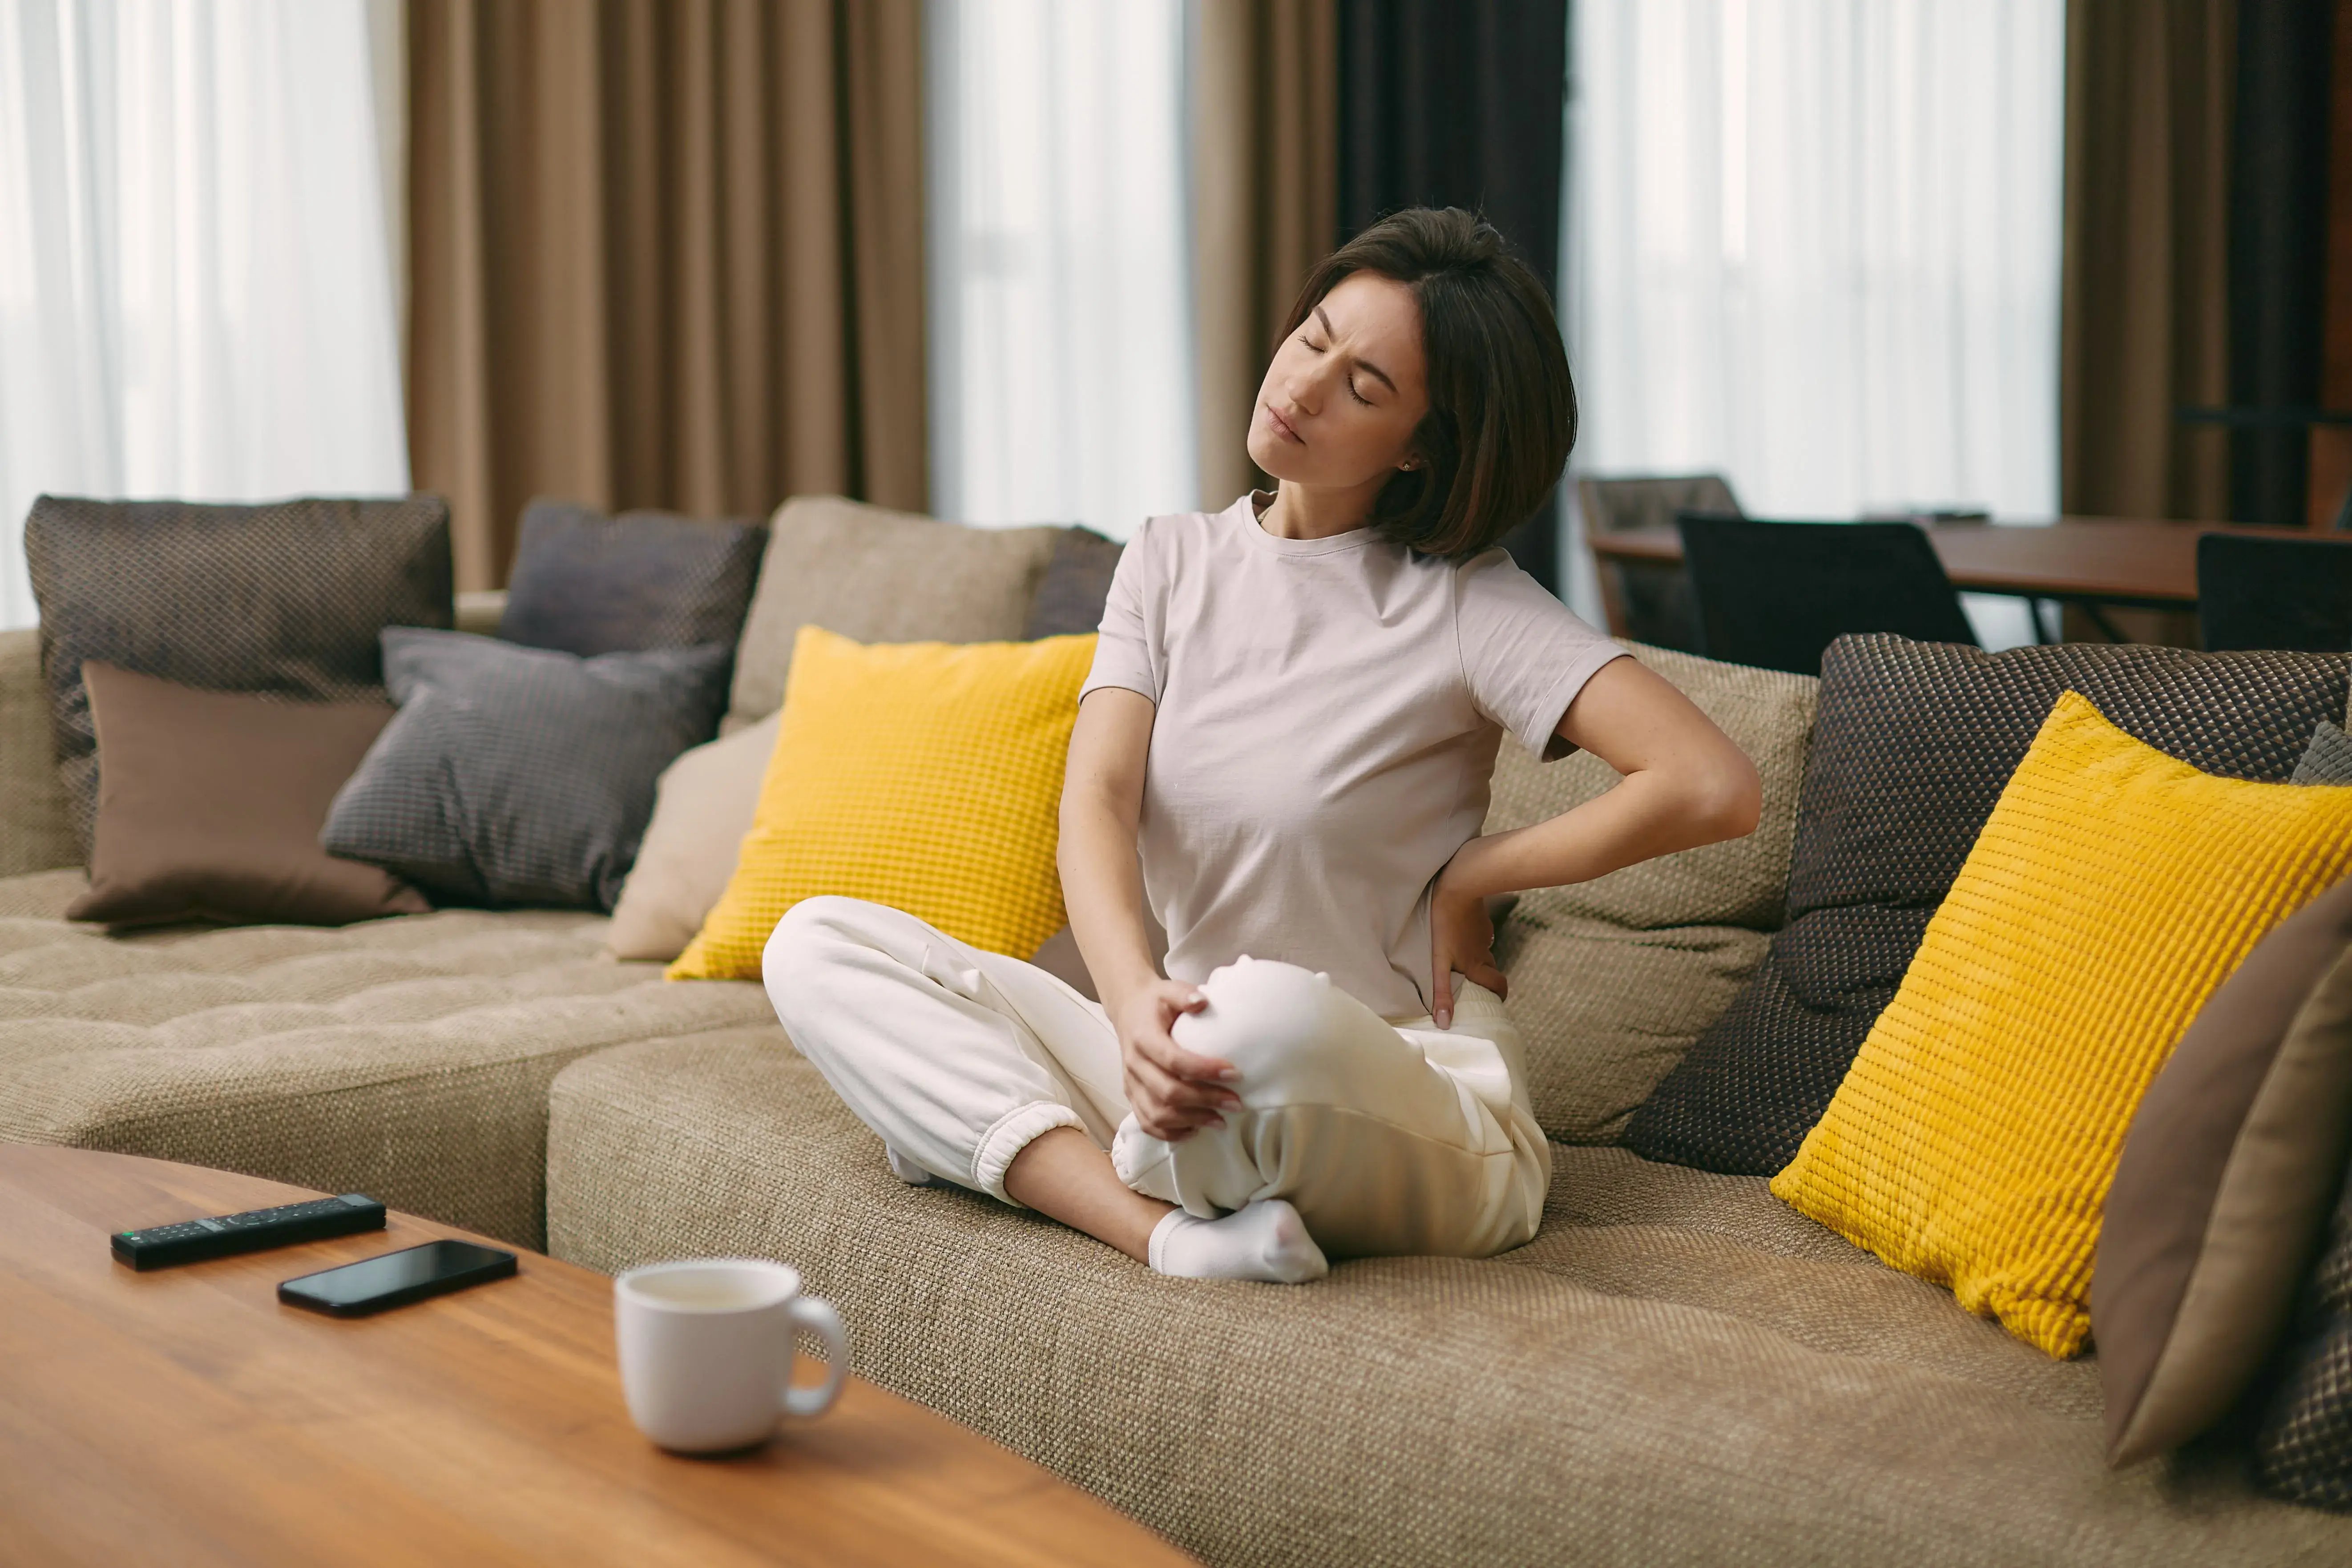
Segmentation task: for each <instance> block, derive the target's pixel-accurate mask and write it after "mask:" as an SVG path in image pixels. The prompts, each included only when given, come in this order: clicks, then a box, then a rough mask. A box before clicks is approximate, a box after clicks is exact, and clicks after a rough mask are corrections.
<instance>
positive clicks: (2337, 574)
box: [2197, 533, 2352, 653]
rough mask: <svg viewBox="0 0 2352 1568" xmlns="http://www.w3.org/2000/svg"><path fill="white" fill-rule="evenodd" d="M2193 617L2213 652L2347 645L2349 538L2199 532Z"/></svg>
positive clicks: (2350, 636)
mask: <svg viewBox="0 0 2352 1568" xmlns="http://www.w3.org/2000/svg"><path fill="white" fill-rule="evenodd" d="M2197 623H2198V626H2199V627H2200V629H2201V630H2202V632H2203V633H2204V642H2205V647H2207V649H2208V650H2210V651H2211V652H2214V653H2224V652H2228V651H2230V650H2231V649H2235V648H2281V649H2291V650H2294V651H2297V652H2303V653H2342V652H2344V651H2345V650H2346V649H2347V648H2352V540H2340V539H2326V538H2320V539H2274V538H2273V539H2265V538H2263V537H2261V536H2259V535H2254V534H2244V533H2208V534H2205V535H2204V536H2202V537H2201V538H2200V539H2199V540H2198V541H2197Z"/></svg>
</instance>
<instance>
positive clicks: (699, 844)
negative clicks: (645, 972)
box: [608, 710, 784, 963]
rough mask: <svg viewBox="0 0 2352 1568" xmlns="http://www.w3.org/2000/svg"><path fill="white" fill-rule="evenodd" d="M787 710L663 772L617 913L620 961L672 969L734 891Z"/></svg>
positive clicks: (699, 749) (700, 749)
mask: <svg viewBox="0 0 2352 1568" xmlns="http://www.w3.org/2000/svg"><path fill="white" fill-rule="evenodd" d="M783 717H784V716H783V713H782V710H778V711H776V712H773V713H771V714H769V715H768V716H767V717H766V718H765V719H762V720H761V721H759V722H758V723H757V724H754V725H752V726H751V728H750V729H748V730H738V731H735V732H734V733H733V734H731V735H722V736H720V737H719V739H718V740H716V741H709V742H704V743H703V744H701V745H699V746H697V747H695V748H694V749H693V750H692V751H690V752H685V753H684V754H683V755H681V756H680V757H679V758H678V759H677V761H676V762H674V763H670V765H669V766H668V767H667V768H664V769H663V770H662V775H661V778H660V779H659V780H658V781H657V782H656V785H655V792H654V815H653V820H652V821H651V822H648V823H647V824H646V837H645V842H644V843H643V844H641V845H640V846H638V848H637V859H636V864H635V866H633V867H631V868H630V869H629V879H628V880H627V881H626V882H625V883H623V884H622V885H621V901H620V902H619V903H617V904H614V906H613V930H612V935H611V936H610V938H608V941H609V942H610V944H611V946H612V949H613V953H614V957H616V958H634V959H646V960H652V961H655V962H658V963H668V962H669V961H670V960H671V959H673V958H676V957H677V955H678V954H679V953H681V952H685V951H686V944H687V943H688V942H692V941H693V940H694V933H695V932H696V931H700V930H701V929H702V922H703V921H705V920H707V919H709V915H710V910H711V907H712V906H713V905H715V904H717V903H718V902H719V895H720V894H722V893H724V892H726V891H727V884H728V882H729V881H730V879H732V878H733V877H734V875H735V861H736V858H737V857H738V856H739V855H740V853H741V850H742V847H743V836H744V835H745V834H747V833H749V832H751V824H752V822H753V820H754V819H755V818H756V817H757V816H758V815H759V810H760V781H761V779H763V778H765V777H766V776H767V774H768V759H769V757H770V756H771V755H772V754H773V753H774V752H775V749H776V731H778V730H779V729H781V728H782V725H783Z"/></svg>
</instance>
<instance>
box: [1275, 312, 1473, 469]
mask: <svg viewBox="0 0 2352 1568" xmlns="http://www.w3.org/2000/svg"><path fill="white" fill-rule="evenodd" d="M1428 412H1429V394H1428V390H1427V386H1426V383H1425V379H1424V377H1423V365H1422V357H1421V305H1420V303H1419V301H1417V300H1414V299H1413V297H1412V289H1408V288H1406V287H1405V286H1404V285H1403V284H1402V283H1399V282H1398V281H1396V280H1395V279H1392V278H1382V277H1381V276H1379V275H1378V274H1377V273H1371V272H1355V273H1350V274H1349V276H1348V277H1346V278H1344V279H1341V280H1340V282H1339V287H1338V288H1336V289H1332V290H1331V292H1329V293H1328V294H1326V295H1325V296H1323V300H1322V303H1320V304H1318V305H1317V306H1316V307H1315V309H1314V310H1311V311H1309V312H1308V313H1307V320H1306V321H1305V322H1304V323H1302V324H1301V325H1300V327H1299V329H1298V330H1297V331H1295V332H1293V333H1291V334H1290V336H1289V337H1288V338H1286V339H1285V340H1284V342H1283V343H1282V346H1281V347H1280V348H1278V349H1276V351H1275V353H1274V363H1272V364H1270V365H1268V366H1266V369H1265V383H1264V384H1262V385H1260V386H1259V387H1258V391H1257V407H1256V409H1255V411H1254V412H1253V413H1252V414H1251V416H1250V428H1249V455H1250V460H1251V461H1253V462H1255V464H1257V466H1258V467H1259V468H1264V469H1265V471H1266V472H1267V473H1269V474H1272V475H1273V476H1274V477H1275V478H1276V479H1288V480H1290V481H1291V482H1293V483H1295V484H1300V485H1306V486H1309V487H1312V488H1314V489H1357V488H1365V487H1369V488H1370V489H1375V490H1377V489H1379V487H1380V486H1381V485H1383V484H1386V483H1387V482H1388V479H1389V476H1390V475H1391V474H1392V473H1394V472H1395V471H1396V470H1397V469H1399V468H1411V467H1412V466H1413V464H1414V463H1415V462H1417V461H1418V460H1419V459H1418V458H1417V457H1416V456H1415V454H1414V452H1413V450H1412V436H1413V432H1414V431H1415V430H1417V429H1419V428H1420V426H1421V421H1422V416H1423V415H1425V414H1427V413H1428Z"/></svg>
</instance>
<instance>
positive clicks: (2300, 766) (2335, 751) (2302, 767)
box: [2288, 719, 2352, 784]
mask: <svg viewBox="0 0 2352 1568" xmlns="http://www.w3.org/2000/svg"><path fill="white" fill-rule="evenodd" d="M2288 782H2289V783H2291V784H2352V735H2347V734H2346V733H2345V732H2344V731H2343V730H2342V729H2341V728H2339V727H2338V726H2337V725H2336V724H2335V723H2334V722H2332V721H2329V720H2326V719H2322V720H2321V721H2319V728H2318V729H2316V730H2314V731H2312V732H2311V744H2310V745H2308V746H2305V748H2304V750H2303V756H2302V757H2301V758H2300V759H2299V760H2298V761H2297V762H2296V763H2295V764H2294V777H2293V778H2291V779H2290V780H2289V781H2288Z"/></svg>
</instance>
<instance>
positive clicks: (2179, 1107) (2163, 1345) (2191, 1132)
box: [2091, 881, 2352, 1465]
mask: <svg viewBox="0 0 2352 1568" xmlns="http://www.w3.org/2000/svg"><path fill="white" fill-rule="evenodd" d="M2347 1144H2352V881H2346V882H2342V883H2339V884H2337V885H2336V887H2335V888H2334V889H2330V890H2329V891H2327V892H2326V893H2323V894H2321V895H2320V896H2319V897H2318V898H2317V899H2315V900H2312V902H2311V903H2309V904H2307V905H2305V907H2304V908H2303V909H2302V910H2298V911H2297V912H2296V913H2295V914H2294V915H2293V916H2291V917H2290V918H2289V919H2287V920H2286V921H2283V922H2281V923H2280V925H2279V926H2278V928H2277V929H2276V930H2274V931H2272V932H2271V933H2270V935H2268V936H2267V937H2264V938H2263V941H2262V942H2261V943H2260V945H2258V946H2257V947H2255V949H2254V950H2253V952H2251V953H2249V954H2247V956H2246V961H2245V962H2244V963H2242V964H2240V965H2239V966H2238V970H2237V973H2234V974H2232V975H2231V976H2230V978H2229V980H2228V981H2226V982H2225V983H2224V984H2222V986H2221V989H2220V990H2218V991H2216V992H2215V993H2214V994H2213V995H2212V998H2211V999H2210V1001H2208V1002H2207V1003H2206V1004H2205V1006H2204V1009H2203V1011H2201V1012H2200V1013H2199V1014H2198V1016H2197V1019H2196V1021H2195V1022H2194V1023H2192V1024H2190V1025H2189V1028H2188V1029H2187V1030H2186V1031H2185V1032H2184V1033H2183V1034H2182V1035H2181V1037H2180V1043H2179V1045H2178V1046H2176V1047H2174V1048H2173V1053H2172V1057H2171V1058H2170V1060H2168V1062H2167V1063H2166V1064H2165V1068H2164V1070H2163V1071H2162V1072H2161V1073H2159V1074H2158V1075H2157V1078H2156V1081H2155V1082H2154V1083H2152V1084H2150V1085H2149V1086H2148V1090H2147V1096H2146V1098H2144V1099H2143V1100H2141V1101H2140V1107H2139V1110H2138V1112H2137V1115H2135V1116H2134V1117H2133V1119H2132V1124H2131V1131H2130V1132H2129V1134H2128V1135H2127V1136H2126V1138H2125V1140H2124V1149H2123V1157H2122V1158H2121V1160H2120V1161H2118V1162H2117V1163H2116V1177H2115V1184H2114V1185H2113V1186H2112V1187H2111V1188H2110V1189H2109V1190H2108V1193H2107V1203H2106V1215H2105V1223H2104V1225H2103V1226H2102V1228H2101V1230H2100V1233H2099V1247H2098V1255H2097V1260H2096V1262H2095V1266H2094V1269H2093V1274H2092V1279H2091V1334H2092V1338H2093V1339H2095V1341H2096V1342H2097V1343H2098V1347H2099V1376H2100V1381H2101V1383H2102V1384H2104V1385H2105V1392H2106V1406H2107V1457H2108V1459H2109V1460H2110V1462H2112V1463H2114V1464H2118V1465H2121V1464H2128V1463H2130V1462H2131V1461H2133V1460H2135V1459H2141V1458H2147V1457H2148V1456H2149V1455H2152V1454H2159V1453H2162V1452H2164V1451H2165V1450H2167V1449H2168V1448H2172V1447H2177V1446H2179V1444H2181V1443H2183V1442H2186V1441H2187V1440H2188V1439H2189V1438H2191V1437H2193V1436H2197V1435H2198V1434H2199V1433H2200V1432H2201V1431H2203V1430H2205V1429H2206V1428H2207V1427H2208V1426H2211V1425H2212V1424H2213V1423H2214V1422H2215V1421H2217V1420H2219V1419H2220V1418H2221V1416H2222V1415H2224V1414H2225V1413H2227V1411H2228V1410H2229V1409H2230V1407H2231V1405H2232V1404H2233V1403H2234V1402H2235V1401H2236V1400H2237V1398H2238V1396H2239V1395H2240V1394H2242V1393H2243V1392H2244V1391H2245V1389H2246V1387H2247V1385H2248V1384H2250V1383H2251V1382H2252V1379H2253V1377H2254V1374H2255V1373H2257V1372H2258V1371H2259V1370H2260V1369H2261V1367H2262V1365H2263V1360H2264V1358H2266V1357H2267V1356H2268V1355H2269V1353H2270V1352H2271V1349H2272V1347H2273V1345H2274V1344H2275V1343H2276V1342H2278V1338H2279V1335H2280V1333H2281V1332H2282V1331H2284V1328H2285V1327H2286V1323H2287V1319H2288V1316H2289V1313H2290V1312H2291V1310H2292V1309H2293V1307H2294V1296H2295V1289H2296V1286H2297V1283H2298V1282H2299V1281H2300V1280H2301V1279H2302V1278H2303V1275H2304V1271H2305V1269H2306V1268H2309V1267H2310V1265H2311V1261H2312V1258H2313V1257H2314V1256H2315V1253H2316V1252H2317V1250H2318V1247H2319V1244H2320V1240H2321V1236H2322V1232H2323V1230H2324V1228H2325V1226H2326V1223H2327V1213H2328V1205H2330V1203H2331V1202H2332V1201H2333V1200H2334V1198H2335V1195H2336V1182H2337V1179H2338V1177H2339V1176H2340V1174H2341V1173H2342V1172H2343V1170H2344V1162H2345V1155H2346V1151H2347Z"/></svg>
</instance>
